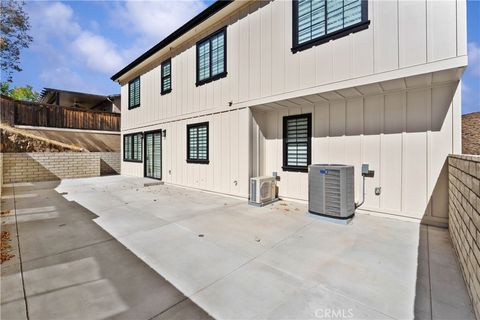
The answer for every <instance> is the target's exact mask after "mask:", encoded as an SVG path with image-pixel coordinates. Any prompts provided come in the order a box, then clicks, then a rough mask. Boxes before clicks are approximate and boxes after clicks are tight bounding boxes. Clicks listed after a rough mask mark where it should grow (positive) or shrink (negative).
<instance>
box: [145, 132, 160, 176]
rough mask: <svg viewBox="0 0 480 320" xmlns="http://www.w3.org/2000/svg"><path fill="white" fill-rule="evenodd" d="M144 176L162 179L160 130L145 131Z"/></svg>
mask: <svg viewBox="0 0 480 320" xmlns="http://www.w3.org/2000/svg"><path fill="white" fill-rule="evenodd" d="M145 177H148V178H154V179H159V180H160V179H162V130H157V131H151V132H145Z"/></svg>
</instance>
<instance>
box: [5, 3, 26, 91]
mask: <svg viewBox="0 0 480 320" xmlns="http://www.w3.org/2000/svg"><path fill="white" fill-rule="evenodd" d="M24 5H25V3H24V2H23V1H16V0H0V67H1V70H2V73H4V74H5V76H6V79H4V80H7V81H9V82H11V81H12V73H13V72H14V71H22V68H21V67H20V50H21V49H23V48H28V46H29V45H30V43H31V42H32V41H33V38H32V37H31V36H30V35H29V34H28V31H29V30H30V23H29V22H28V15H27V14H26V12H25V11H24V10H23V7H24Z"/></svg>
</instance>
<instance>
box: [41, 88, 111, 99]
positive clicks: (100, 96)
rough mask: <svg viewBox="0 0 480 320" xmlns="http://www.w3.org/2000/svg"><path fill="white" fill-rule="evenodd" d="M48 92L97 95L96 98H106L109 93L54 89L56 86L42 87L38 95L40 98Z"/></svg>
mask: <svg viewBox="0 0 480 320" xmlns="http://www.w3.org/2000/svg"><path fill="white" fill-rule="evenodd" d="M49 92H65V93H71V94H78V95H85V96H92V97H98V98H104V99H106V98H107V97H108V96H109V95H104V94H96V93H88V92H80V91H71V90H63V89H56V88H46V87H45V88H43V90H42V92H41V93H40V96H39V97H38V98H39V99H41V98H42V97H43V96H45V95H46V94H47V93H49Z"/></svg>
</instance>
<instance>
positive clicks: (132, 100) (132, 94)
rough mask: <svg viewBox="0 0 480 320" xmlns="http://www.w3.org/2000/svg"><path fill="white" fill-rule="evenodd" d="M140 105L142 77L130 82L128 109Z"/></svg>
mask: <svg viewBox="0 0 480 320" xmlns="http://www.w3.org/2000/svg"><path fill="white" fill-rule="evenodd" d="M138 106H140V77H138V78H135V79H134V80H132V81H130V82H129V83H128V109H133V108H136V107H138Z"/></svg>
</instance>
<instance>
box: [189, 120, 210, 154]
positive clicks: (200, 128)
mask: <svg viewBox="0 0 480 320" xmlns="http://www.w3.org/2000/svg"><path fill="white" fill-rule="evenodd" d="M187 162H198V163H208V122H204V123H197V124H190V125H188V126H187Z"/></svg>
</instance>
